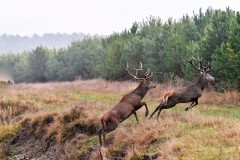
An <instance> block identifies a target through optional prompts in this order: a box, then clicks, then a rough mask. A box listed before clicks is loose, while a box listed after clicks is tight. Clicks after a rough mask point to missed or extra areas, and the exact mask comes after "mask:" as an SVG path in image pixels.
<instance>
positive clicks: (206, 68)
mask: <svg viewBox="0 0 240 160" xmlns="http://www.w3.org/2000/svg"><path fill="white" fill-rule="evenodd" d="M185 60H186V61H187V62H188V63H190V64H191V65H192V66H193V68H195V69H196V70H198V71H200V72H208V71H210V64H209V62H208V65H207V66H206V67H204V66H203V64H202V58H199V57H198V59H196V58H194V57H193V56H191V57H190V60H187V59H185ZM192 60H194V61H197V62H199V68H197V67H195V66H194V65H193V61H192Z"/></svg>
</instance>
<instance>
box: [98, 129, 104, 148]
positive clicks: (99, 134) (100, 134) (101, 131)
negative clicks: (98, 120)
mask: <svg viewBox="0 0 240 160" xmlns="http://www.w3.org/2000/svg"><path fill="white" fill-rule="evenodd" d="M103 132H104V129H100V130H99V131H98V137H99V143H100V146H102V134H103Z"/></svg>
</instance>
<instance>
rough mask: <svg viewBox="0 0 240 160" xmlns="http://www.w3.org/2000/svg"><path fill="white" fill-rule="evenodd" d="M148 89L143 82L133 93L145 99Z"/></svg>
mask: <svg viewBox="0 0 240 160" xmlns="http://www.w3.org/2000/svg"><path fill="white" fill-rule="evenodd" d="M147 91H148V89H147V88H146V87H144V85H143V83H142V82H141V83H140V84H139V85H138V87H137V88H136V89H135V90H134V91H132V93H135V94H137V95H138V96H140V97H141V98H143V97H144V96H145V95H146V93H147Z"/></svg>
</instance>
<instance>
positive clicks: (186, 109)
mask: <svg viewBox="0 0 240 160" xmlns="http://www.w3.org/2000/svg"><path fill="white" fill-rule="evenodd" d="M194 102H195V101H192V103H191V104H190V106H189V107H186V108H185V111H188V110H189V109H191V106H192V105H193V103H194Z"/></svg>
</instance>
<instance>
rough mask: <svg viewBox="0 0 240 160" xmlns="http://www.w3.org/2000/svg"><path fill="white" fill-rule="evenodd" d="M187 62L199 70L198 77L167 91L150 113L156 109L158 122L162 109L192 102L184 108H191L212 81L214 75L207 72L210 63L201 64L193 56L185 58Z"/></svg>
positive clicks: (200, 60)
mask: <svg viewBox="0 0 240 160" xmlns="http://www.w3.org/2000/svg"><path fill="white" fill-rule="evenodd" d="M186 61H187V62H188V63H190V64H191V65H192V66H193V68H195V69H196V70H198V71H200V77H199V79H198V81H197V82H196V83H194V84H192V85H189V86H187V87H184V88H181V89H178V90H175V91H170V92H167V93H166V94H165V95H164V96H163V99H162V100H161V102H160V105H159V106H158V107H157V108H156V109H155V110H154V112H153V113H152V114H151V116H150V118H151V117H152V116H153V115H154V113H156V112H157V111H158V114H157V120H158V122H159V116H160V113H161V111H162V110H163V109H169V108H172V107H174V106H175V105H176V104H178V103H187V102H192V103H191V105H190V106H189V107H186V108H185V111H188V110H189V109H192V108H193V107H194V106H196V105H198V98H199V97H201V96H202V92H203V90H204V88H205V86H206V85H207V83H208V82H211V81H214V77H212V76H211V75H210V74H209V71H210V65H209V63H208V65H207V66H206V67H204V66H203V64H202V59H200V58H199V57H198V58H197V59H196V58H194V57H191V58H190V60H186ZM193 61H196V62H198V63H199V68H197V67H196V66H194V64H193Z"/></svg>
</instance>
